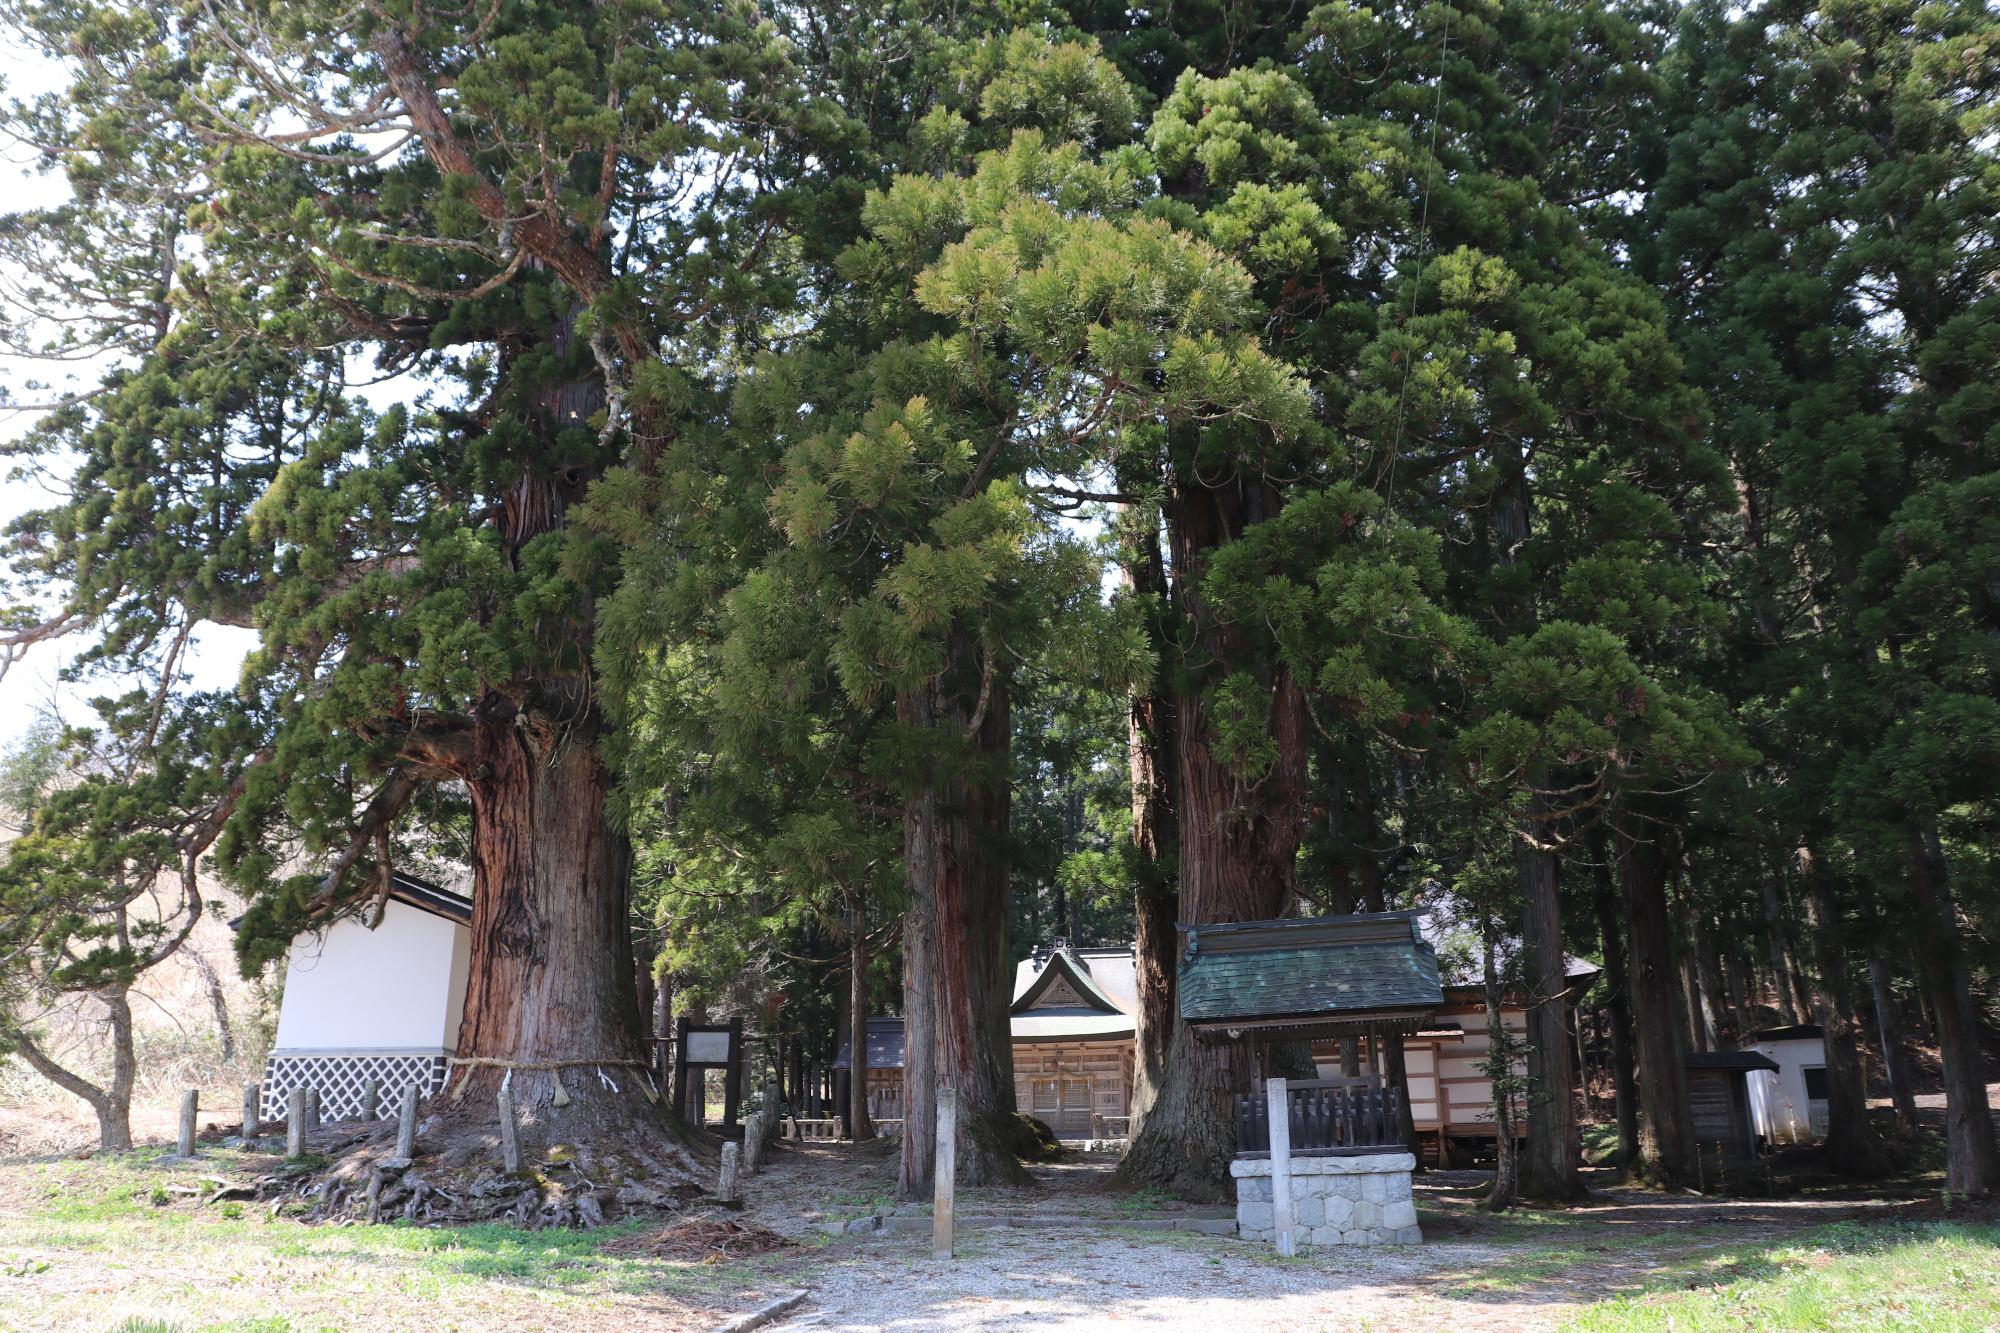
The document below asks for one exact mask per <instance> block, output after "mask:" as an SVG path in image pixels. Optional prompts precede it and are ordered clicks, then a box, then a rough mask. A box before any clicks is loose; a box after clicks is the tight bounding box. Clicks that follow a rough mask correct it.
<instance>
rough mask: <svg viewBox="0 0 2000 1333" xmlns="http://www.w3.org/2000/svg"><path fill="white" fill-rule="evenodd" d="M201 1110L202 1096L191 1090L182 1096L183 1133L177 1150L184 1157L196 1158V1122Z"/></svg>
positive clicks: (176, 1144)
mask: <svg viewBox="0 0 2000 1333" xmlns="http://www.w3.org/2000/svg"><path fill="white" fill-rule="evenodd" d="M200 1110H201V1094H200V1093H199V1092H196V1091H195V1090H194V1089H193V1088H189V1089H188V1090H187V1092H186V1093H184V1094H183V1095H182V1096H181V1133H180V1138H179V1139H178V1140H177V1141H176V1142H175V1144H174V1147H175V1150H176V1151H178V1152H179V1153H180V1155H181V1156H183V1157H192V1156H194V1122H195V1116H196V1115H197V1114H199V1112H200Z"/></svg>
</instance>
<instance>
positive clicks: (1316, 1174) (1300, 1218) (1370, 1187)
mask: <svg viewBox="0 0 2000 1333" xmlns="http://www.w3.org/2000/svg"><path fill="white" fill-rule="evenodd" d="M1416 1165H1417V1159H1416V1158H1414V1157H1412V1156H1410V1154H1408V1153H1406V1152H1386V1153H1371V1154H1369V1155H1367V1156H1365V1157H1301V1156H1299V1155H1297V1154H1296V1153H1295V1154H1293V1155H1292V1159H1291V1180H1292V1221H1293V1224H1294V1226H1295V1227H1296V1231H1297V1236H1298V1240H1299V1243H1300V1244H1301V1245H1417V1244H1420V1243H1422V1241H1423V1238H1424V1235H1423V1232H1422V1231H1421V1230H1420V1229H1419V1228H1418V1226H1417V1206H1416V1204H1415V1203H1413V1202H1412V1201H1411V1199H1410V1172H1412V1171H1413V1170H1415V1169H1416ZM1229 1174H1230V1175H1231V1176H1233V1177H1235V1180H1236V1232H1237V1234H1238V1235H1239V1236H1241V1237H1243V1238H1244V1239H1245V1240H1276V1239H1277V1232H1276V1230H1275V1228H1274V1226H1273V1224H1272V1218H1271V1162H1270V1159H1269V1158H1246V1157H1239V1158H1237V1159H1236V1160H1235V1161H1233V1162H1231V1163H1230V1164H1229Z"/></svg>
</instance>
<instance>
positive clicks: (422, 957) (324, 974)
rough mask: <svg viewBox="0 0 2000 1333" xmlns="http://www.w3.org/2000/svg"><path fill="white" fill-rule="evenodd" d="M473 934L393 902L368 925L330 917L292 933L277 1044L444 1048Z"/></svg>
mask: <svg viewBox="0 0 2000 1333" xmlns="http://www.w3.org/2000/svg"><path fill="white" fill-rule="evenodd" d="M471 939H472V932H471V931H470V930H468V929H466V928H465V927H464V926H460V925H457V924H455V923H453V922H450V921H447V920H445V919H444V918H443V917H440V916H433V915H432V914H431V913H429V912H425V911H421V910H419V909H417V908H415V907H411V906H410V905H408V904H407V903H399V902H394V901H391V902H390V903H389V904H388V905H387V910H386V911H385V912H384V913H383V915H382V924H381V925H380V926H378V927H377V928H376V929H374V930H370V929H368V927H367V926H365V925H363V924H362V923H361V922H359V921H355V920H345V921H338V922H335V923H334V924H333V925H332V926H329V927H328V928H327V929H326V930H324V931H312V932H308V933H306V934H304V935H301V936H299V937H298V938H297V939H296V940H294V941H292V949H291V954H290V958H289V961H288V965H287V968H286V973H285V999H284V1004H283V1005H282V1006H281V1007H280V1009H279V1011H278V1041H277V1050H278V1051H280V1052H292V1051H440V1050H443V1051H449V1050H452V1049H453V1048H454V1047H456V1046H457V1044H458V1020H459V1015H460V1012H461V1011H462V1009H463V1007H464V1004H465V977H466V969H467V965H468V961H469V959H470V956H471V947H470V946H471Z"/></svg>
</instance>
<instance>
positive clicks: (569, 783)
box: [434, 693, 698, 1183]
mask: <svg viewBox="0 0 2000 1333" xmlns="http://www.w3.org/2000/svg"><path fill="white" fill-rule="evenodd" d="M473 725H474V738H475V739H474V746H475V752H476V759H477V762H476V764H475V765H474V767H473V769H472V772H471V775H470V778H469V780H468V782H467V786H468V788H469V790H470V792H471V795H472V819H473V837H472V870H473V909H472V951H471V963H470V970H469V973H468V976H467V979H466V991H465V1010H464V1018H463V1020H462V1022H461V1024H460V1027H459V1040H458V1056H459V1058H460V1059H461V1060H462V1061H468V1062H474V1063H463V1064H460V1065H458V1066H456V1067H455V1068H454V1070H453V1077H452V1078H451V1079H450V1081H449V1082H448V1083H447V1084H446V1087H445V1089H444V1091H443V1092H442V1093H441V1094H440V1096H439V1098H438V1099H437V1100H436V1101H435V1103H434V1109H435V1110H441V1111H442V1112H443V1114H444V1119H445V1120H446V1121H448V1122H451V1123H453V1124H455V1125H457V1126H459V1127H461V1128H464V1127H474V1126H478V1125H482V1124H493V1123H495V1122H496V1119H497V1111H496V1109H495V1104H494V1097H495V1094H496V1093H497V1092H498V1091H499V1089H500V1086H501V1084H502V1082H503V1080H504V1081H506V1082H507V1084H508V1087H509V1089H510V1091H511V1093H512V1096H513V1100H514V1106H515V1108H516V1111H517V1113H518V1114H519V1116H520V1121H521V1130H522V1141H523V1145H524V1148H529V1147H535V1148H543V1149H545V1148H547V1147H549V1146H551V1145H553V1144H557V1143H564V1144H572V1145H575V1146H576V1148H577V1151H578V1155H579V1158H584V1157H586V1156H588V1157H595V1158H603V1157H609V1156H617V1157H619V1158H621V1159H623V1160H624V1161H625V1162H627V1163H630V1164H633V1165H636V1166H638V1167H639V1168H640V1171H639V1172H638V1173H637V1174H641V1175H644V1176H647V1177H649V1178H653V1179H655V1180H658V1179H660V1178H663V1177H664V1178H666V1179H668V1180H670V1181H674V1182H677V1183H698V1181H697V1177H698V1172H697V1169H696V1165H695V1162H694V1159H693V1157H692V1155H691V1154H690V1152H689V1151H688V1147H687V1140H686V1136H685V1132H684V1131H683V1130H682V1128H681V1126H680V1125H679V1123H678V1122H677V1121H676V1120H675V1118H674V1117H673V1115H672V1114H671V1112H670V1111H669V1110H668V1109H667V1106H666V1103H665V1099H664V1097H659V1098H658V1099H657V1100H656V1098H655V1095H654V1094H655V1093H656V1092H657V1091H658V1089H656V1088H655V1087H654V1085H653V1084H652V1083H650V1082H649V1081H648V1079H647V1078H646V1076H645V1071H644V1070H643V1068H642V1067H641V1066H643V1064H644V1061H645V1054H646V1052H645V1047H644V1045H643V1043H642V1042H641V1040H640V1036H641V1033H640V1030H639V1007H638V995H637V991H636V988H635V986H634V983H633V968H632V948H631V917H630V903H629V898H628V894H629V888H630V875H631V854H630V849H629V846H628V844H627V842H626V839H625V837H624V835H623V834H622V833H620V832H618V831H617V830H616V829H615V828H614V827H613V825H612V823H611V821H610V819H609V818H608V816H607V810H606V803H607V797H608V795H609V793H610V789H611V777H610V774H609V773H608V772H607V771H606V770H605V768H604V765H603V763H602V761H601V760H600V758H599V756H598V750H597V734H596V723H595V719H594V717H593V716H592V714H591V713H590V711H589V709H588V707H587V706H584V707H580V708H579V709H577V715H575V716H569V717H565V716H563V715H562V714H560V713H558V712H555V711H539V710H538V711H533V712H524V711H522V710H521V709H520V708H519V707H518V706H517V705H516V704H515V703H514V701H513V700H512V699H510V698H508V697H506V696H504V695H501V694H498V693H493V694H489V695H488V696H487V697H486V699H485V700H483V701H482V703H481V705H480V707H479V708H478V709H477V710H476V713H475V717H474V724H473ZM549 1066H558V1067H555V1068H550V1067H549ZM600 1070H601V1071H602V1077H600ZM510 1071H511V1077H510Z"/></svg>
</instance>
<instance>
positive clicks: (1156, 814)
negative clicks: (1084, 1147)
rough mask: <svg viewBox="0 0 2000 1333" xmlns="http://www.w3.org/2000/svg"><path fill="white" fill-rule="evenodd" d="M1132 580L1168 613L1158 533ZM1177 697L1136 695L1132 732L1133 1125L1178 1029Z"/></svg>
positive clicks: (1139, 553) (1147, 539)
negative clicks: (1135, 1003) (1135, 1004)
mask: <svg viewBox="0 0 2000 1333" xmlns="http://www.w3.org/2000/svg"><path fill="white" fill-rule="evenodd" d="M1126 549H1127V557H1126V561H1125V572H1126V580H1127V582H1128V584H1129V585H1130V587H1131V588H1132V590H1133V591H1134V592H1135V593H1137V594H1138V595H1140V596H1142V597H1147V598H1151V599H1153V600H1154V602H1155V605H1156V606H1157V607H1159V608H1160V609H1161V610H1162V611H1164V609H1165V606H1166V598H1167V586H1166V570H1165V566H1164V564H1163V562H1162V561H1161V559H1160V543H1159V537H1158V534H1156V533H1154V532H1151V531H1147V532H1145V533H1143V534H1136V533H1132V534H1127V537H1126ZM1177 734H1178V733H1177V730H1176V727H1175V717H1174V705H1173V701H1172V700H1171V699H1169V698H1167V697H1166V696H1165V695H1164V694H1162V693H1160V692H1159V691H1157V690H1147V691H1146V692H1145V693H1143V694H1140V695H1138V696H1136V697H1135V698H1134V699H1133V700H1132V711H1131V717H1130V722H1129V729H1128V732H1127V741H1128V746H1127V749H1128V757H1129V760H1130V769H1131V778H1132V848H1133V852H1134V854H1135V855H1136V856H1137V858H1138V862H1139V865H1138V868H1137V875H1136V878H1135V884H1134V889H1133V904H1132V905H1133V934H1132V953H1133V965H1134V969H1135V978H1136V981H1137V987H1136V989H1137V992H1138V997H1137V998H1138V1003H1139V1013H1138V1015H1137V1024H1136V1026H1137V1048H1138V1050H1137V1058H1136V1060H1135V1062H1134V1070H1133V1089H1132V1122H1131V1125H1130V1132H1131V1133H1133V1134H1137V1133H1138V1132H1139V1131H1140V1130H1141V1129H1142V1128H1143V1127H1144V1125H1145V1121H1146V1116H1147V1114H1148V1113H1149V1112H1150V1111H1151V1110H1152V1107H1153V1101H1154V1099H1155V1098H1156V1097H1157V1096H1158V1095H1159V1089H1160V1083H1161V1080H1162V1079H1164V1078H1165V1076H1166V1069H1167V1052H1168V1048H1169V1047H1170V1045H1171V1044H1172V1041H1173V1032H1174V1014H1175V1008H1174V1003H1175V1002H1174V981H1175V978H1176V976H1177V975H1178V972H1179V959H1178V956H1177V949H1176V947H1175V946H1176V939H1177V937H1176V932H1175V930H1174V922H1175V919H1176V915H1177V913H1178V911H1179V908H1180V894H1179V891H1178V885H1177V883H1176V879H1177V865H1176V860H1177V858H1178V855H1179V852H1178V847H1179V843H1180V826H1179V815H1178V802H1177V801H1176V799H1175V795H1174V786H1175V783H1176V781H1177V780H1178V777H1179V764H1180V759H1179V755H1178V744H1177Z"/></svg>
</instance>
